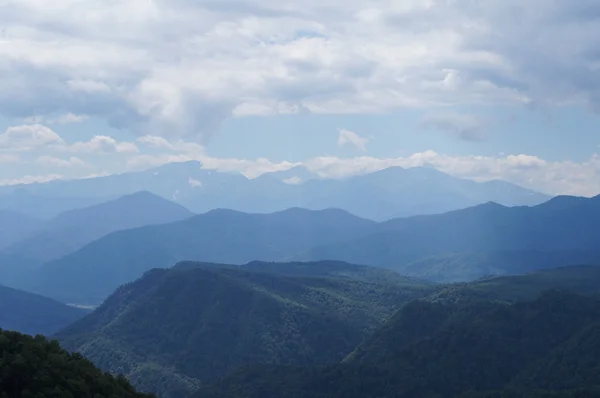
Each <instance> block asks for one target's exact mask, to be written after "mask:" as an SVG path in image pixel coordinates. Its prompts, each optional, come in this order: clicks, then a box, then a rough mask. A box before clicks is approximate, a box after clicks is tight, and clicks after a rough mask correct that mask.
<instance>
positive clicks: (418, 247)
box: [296, 197, 600, 280]
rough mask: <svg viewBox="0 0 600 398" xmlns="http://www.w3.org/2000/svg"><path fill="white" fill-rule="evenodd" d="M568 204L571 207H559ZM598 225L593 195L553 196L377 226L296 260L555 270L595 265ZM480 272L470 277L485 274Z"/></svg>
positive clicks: (598, 203)
mask: <svg viewBox="0 0 600 398" xmlns="http://www.w3.org/2000/svg"><path fill="white" fill-rule="evenodd" d="M571 201H572V202H573V204H572V205H568V206H565V205H564V203H565V202H571ZM559 202H560V203H559ZM575 202H577V203H575ZM557 204H560V205H557ZM598 225H600V197H594V198H589V199H578V198H574V199H571V200H567V199H565V198H558V199H555V200H552V201H550V202H549V203H544V204H541V205H538V206H534V207H525V206H520V207H505V206H502V205H499V204H496V203H487V204H483V205H478V206H475V207H471V208H468V209H463V210H457V211H453V212H449V213H445V214H441V215H429V216H416V217H409V218H403V219H394V220H391V221H388V222H385V223H382V224H380V225H379V227H378V230H377V231H376V232H375V233H373V234H370V235H367V236H363V237H359V238H357V239H354V240H349V241H346V242H337V243H333V244H325V245H321V246H318V247H315V248H313V249H311V250H309V251H308V252H306V253H303V254H300V255H298V256H297V257H296V259H298V260H316V259H331V260H341V261H352V262H355V263H359V264H369V265H376V266H384V267H390V268H393V269H395V270H397V271H399V272H401V273H405V271H409V272H410V273H411V274H413V275H418V276H421V277H423V276H425V275H424V274H423V273H420V272H418V270H415V265H414V264H413V265H410V264H411V263H414V262H417V261H425V262H426V263H428V264H424V266H427V267H430V268H432V267H433V268H435V267H437V266H438V265H436V259H439V260H440V262H447V261H448V256H450V257H452V256H453V255H456V254H459V255H461V256H465V255H467V256H470V258H471V259H473V258H475V257H477V256H482V257H483V261H485V262H487V263H488V264H492V265H493V266H494V267H496V268H499V269H501V268H504V269H505V273H514V272H517V271H518V270H517V269H515V267H514V265H513V264H511V262H512V261H513V259H514V258H517V260H516V261H517V264H520V265H522V266H523V268H525V269H523V271H527V270H531V269H539V268H548V267H552V266H557V265H560V264H558V263H557V261H558V260H560V261H561V262H569V264H573V263H575V264H576V263H580V262H586V263H593V264H600V256H599V255H598V252H599V251H598V248H599V247H600V237H598V235H597V234H596V230H597V228H598ZM511 253H512V254H511ZM549 253H554V254H549ZM553 256H555V257H554V258H553ZM511 257H512V258H513V259H511ZM463 258H464V257H463ZM526 262H530V263H531V264H530V265H529V266H527V264H525V263H526ZM464 264H465V262H463V265H464ZM477 264H478V261H476V262H475V265H477ZM563 265H568V264H564V263H563ZM484 268H485V267H483V268H482V271H476V272H475V274H477V273H479V275H478V276H482V275H485V274H486V273H487V272H488V271H485V270H484ZM481 272H483V273H481ZM439 274H440V273H438V275H439ZM442 276H443V275H442ZM470 276H472V275H470ZM438 279H439V278H438ZM442 280H443V278H442Z"/></svg>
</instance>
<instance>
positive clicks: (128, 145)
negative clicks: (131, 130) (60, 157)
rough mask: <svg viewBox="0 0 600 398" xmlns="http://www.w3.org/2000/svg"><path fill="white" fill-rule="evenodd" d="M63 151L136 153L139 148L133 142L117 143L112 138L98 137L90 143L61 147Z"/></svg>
mask: <svg viewBox="0 0 600 398" xmlns="http://www.w3.org/2000/svg"><path fill="white" fill-rule="evenodd" d="M61 149H62V150H65V151H69V152H77V153H114V152H116V153H136V152H139V148H138V147H137V145H135V144H134V143H133V142H117V140H115V139H114V138H112V137H108V136H105V135H96V136H94V137H93V138H92V139H91V140H89V141H81V142H75V143H73V144H70V145H65V146H63V147H61Z"/></svg>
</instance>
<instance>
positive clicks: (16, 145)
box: [0, 124, 63, 151]
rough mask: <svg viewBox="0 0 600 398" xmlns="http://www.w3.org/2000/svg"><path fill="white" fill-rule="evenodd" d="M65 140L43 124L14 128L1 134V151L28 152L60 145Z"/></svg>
mask: <svg viewBox="0 0 600 398" xmlns="http://www.w3.org/2000/svg"><path fill="white" fill-rule="evenodd" d="M62 142H63V140H62V138H60V136H59V135H58V134H56V133H55V132H54V131H53V130H52V129H51V128H49V127H46V126H43V125H41V124H26V125H22V126H12V127H9V128H7V129H6V131H5V132H4V133H2V134H0V149H8V150H13V151H27V150H31V149H32V148H36V147H43V146H47V145H50V144H60V143H62Z"/></svg>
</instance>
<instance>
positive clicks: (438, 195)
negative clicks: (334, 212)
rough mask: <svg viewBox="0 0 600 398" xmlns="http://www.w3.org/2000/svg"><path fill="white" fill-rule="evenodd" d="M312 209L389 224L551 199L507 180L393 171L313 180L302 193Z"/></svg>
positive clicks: (417, 170) (430, 171)
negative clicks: (483, 205)
mask: <svg viewBox="0 0 600 398" xmlns="http://www.w3.org/2000/svg"><path fill="white" fill-rule="evenodd" d="M298 189H299V190H301V191H302V193H301V194H300V193H299V194H297V196H298V197H301V198H303V199H304V200H305V201H304V202H302V203H300V204H298V206H301V207H306V208H309V209H314V208H321V207H335V208H340V209H344V210H347V211H349V212H351V213H353V214H356V215H358V216H361V217H366V218H370V219H374V220H387V219H390V218H395V217H407V216H413V215H418V214H435V213H443V212H447V211H450V210H456V209H461V208H465V207H469V206H474V205H477V204H481V203H485V202H489V201H496V202H498V203H502V204H505V205H507V206H515V205H537V204H539V203H542V202H544V201H546V200H548V199H549V197H548V196H546V195H542V194H540V193H537V192H534V191H530V190H527V189H524V188H521V187H519V186H516V185H514V184H510V183H507V182H503V181H492V182H486V183H477V182H474V181H471V180H465V179H460V178H455V177H452V176H450V175H448V174H445V173H442V172H440V171H438V170H435V169H433V168H424V167H414V168H409V169H403V168H401V167H390V168H388V169H384V170H381V171H376V172H374V173H370V174H365V175H359V176H355V177H352V178H349V179H345V180H310V181H307V182H306V183H305V184H302V185H300V186H299V188H298Z"/></svg>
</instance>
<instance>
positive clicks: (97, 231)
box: [2, 191, 194, 262]
mask: <svg viewBox="0 0 600 398" xmlns="http://www.w3.org/2000/svg"><path fill="white" fill-rule="evenodd" d="M193 215H194V214H193V213H192V212H190V211H189V210H187V209H186V208H184V207H183V206H181V205H178V204H176V203H173V202H171V201H168V200H166V199H163V198H161V197H159V196H157V195H154V194H151V193H149V192H145V191H143V192H137V193H135V194H131V195H127V196H124V197H122V198H119V199H115V200H112V201H109V202H105V203H101V204H97V205H93V206H89V207H85V208H82V209H76V210H70V211H67V212H64V213H61V214H60V215H58V216H56V217H54V218H52V219H51V220H49V221H47V222H44V223H43V224H40V223H38V224H37V231H36V232H35V233H30V236H28V237H26V238H25V239H21V240H19V241H18V242H16V243H14V244H12V245H10V246H8V247H6V248H5V249H4V250H2V254H3V255H7V256H14V257H19V258H22V259H27V260H32V261H38V262H47V261H50V260H53V259H56V258H59V257H62V256H64V255H67V254H69V253H71V252H73V251H75V250H77V249H79V248H81V247H82V246H84V245H86V244H88V243H90V242H92V241H94V240H96V239H99V238H101V237H103V236H105V235H107V234H109V233H111V232H115V231H119V230H123V229H130V228H136V227H142V226H145V225H152V224H163V223H168V222H173V221H179V220H183V219H186V218H189V217H192V216H193Z"/></svg>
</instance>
